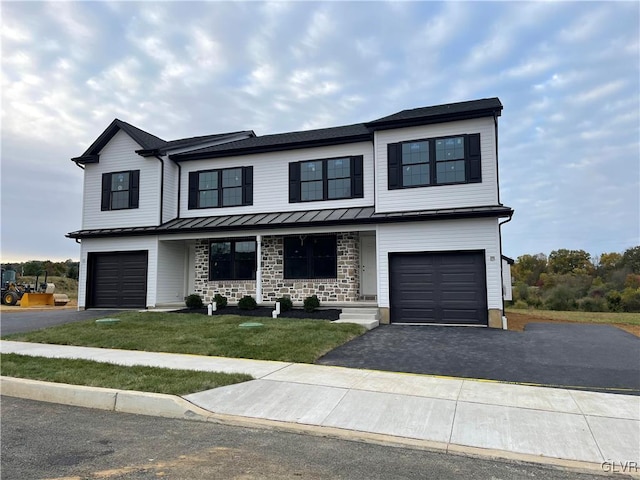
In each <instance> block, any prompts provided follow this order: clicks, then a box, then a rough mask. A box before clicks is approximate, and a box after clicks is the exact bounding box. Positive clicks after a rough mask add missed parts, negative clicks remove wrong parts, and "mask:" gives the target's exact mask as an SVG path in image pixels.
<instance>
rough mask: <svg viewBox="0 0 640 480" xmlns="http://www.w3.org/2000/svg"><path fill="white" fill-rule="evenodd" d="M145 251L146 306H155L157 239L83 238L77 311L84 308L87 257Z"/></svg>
mask: <svg viewBox="0 0 640 480" xmlns="http://www.w3.org/2000/svg"><path fill="white" fill-rule="evenodd" d="M140 250H146V251H148V252H149V254H148V259H149V260H148V261H149V265H148V266H147V306H148V307H152V306H155V304H156V276H157V272H158V269H157V258H158V237H156V236H149V237H121V238H85V239H83V240H82V243H81V244H80V269H79V270H80V271H79V276H78V309H83V308H85V306H86V298H87V257H88V254H89V253H93V252H127V251H129V252H130V251H140Z"/></svg>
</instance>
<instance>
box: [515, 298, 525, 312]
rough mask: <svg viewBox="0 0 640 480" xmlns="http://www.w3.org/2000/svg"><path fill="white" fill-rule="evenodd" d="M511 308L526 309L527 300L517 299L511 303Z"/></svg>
mask: <svg viewBox="0 0 640 480" xmlns="http://www.w3.org/2000/svg"><path fill="white" fill-rule="evenodd" d="M513 308H517V309H520V310H526V309H527V308H529V305H527V302H525V301H524V300H518V301H516V303H514V304H513Z"/></svg>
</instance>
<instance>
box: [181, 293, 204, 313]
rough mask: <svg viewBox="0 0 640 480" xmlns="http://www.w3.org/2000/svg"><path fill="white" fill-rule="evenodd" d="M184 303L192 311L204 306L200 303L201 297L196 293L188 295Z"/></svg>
mask: <svg viewBox="0 0 640 480" xmlns="http://www.w3.org/2000/svg"><path fill="white" fill-rule="evenodd" d="M184 303H185V304H186V305H187V308H190V309H192V310H194V309H196V308H202V307H204V304H203V303H202V297H201V296H200V295H198V294H197V293H192V294H191V295H189V296H188V297H187V299H186V300H185V302H184Z"/></svg>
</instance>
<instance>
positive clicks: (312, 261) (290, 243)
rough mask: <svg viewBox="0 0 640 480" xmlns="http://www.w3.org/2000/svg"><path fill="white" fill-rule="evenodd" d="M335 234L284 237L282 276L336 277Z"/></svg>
mask: <svg viewBox="0 0 640 480" xmlns="http://www.w3.org/2000/svg"><path fill="white" fill-rule="evenodd" d="M337 258H338V246H337V239H336V236H335V235H300V236H294V237H285V239H284V278H336V275H337V268H338V264H337Z"/></svg>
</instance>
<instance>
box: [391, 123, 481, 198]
mask: <svg viewBox="0 0 640 480" xmlns="http://www.w3.org/2000/svg"><path fill="white" fill-rule="evenodd" d="M387 152H388V174H389V189H390V190H392V189H398V188H409V187H424V186H429V185H448V184H455V183H478V182H481V181H482V175H481V157H480V134H479V133H476V134H472V135H457V136H454V137H442V138H430V139H424V140H414V141H409V142H402V143H391V144H389V145H388V146H387Z"/></svg>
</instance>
